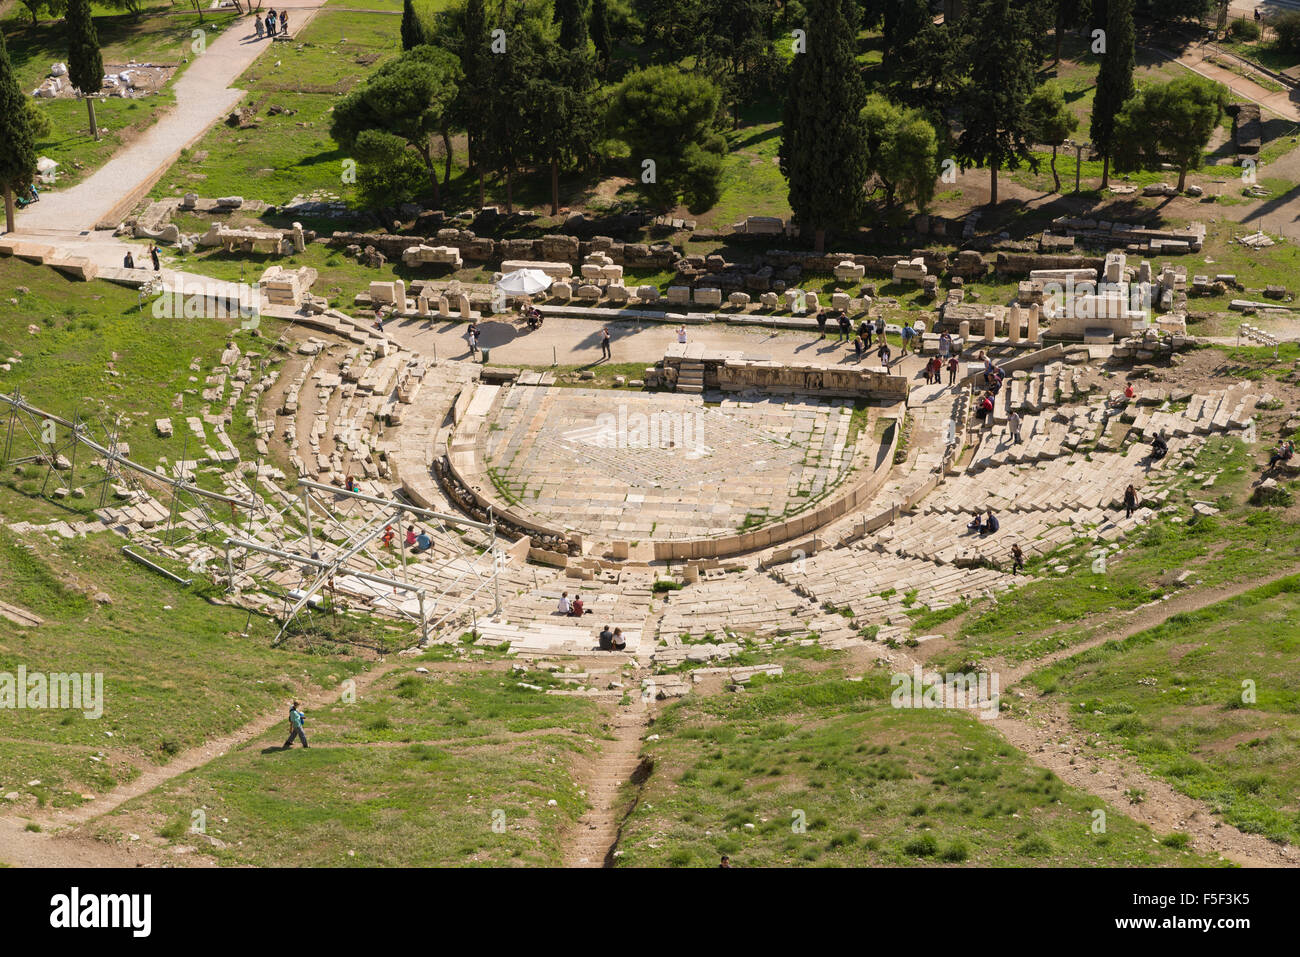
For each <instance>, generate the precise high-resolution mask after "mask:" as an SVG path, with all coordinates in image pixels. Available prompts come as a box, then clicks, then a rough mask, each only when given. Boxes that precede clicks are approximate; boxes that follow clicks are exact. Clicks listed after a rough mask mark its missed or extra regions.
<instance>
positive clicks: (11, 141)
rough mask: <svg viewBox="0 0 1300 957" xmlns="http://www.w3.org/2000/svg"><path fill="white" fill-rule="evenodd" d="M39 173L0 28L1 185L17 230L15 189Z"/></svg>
mask: <svg viewBox="0 0 1300 957" xmlns="http://www.w3.org/2000/svg"><path fill="white" fill-rule="evenodd" d="M35 176H36V144H35V142H34V141H33V139H32V130H31V124H30V123H29V121H28V117H27V103H26V101H25V97H24V96H23V91H22V90H21V89H19V87H18V78H17V77H16V76H14V70H13V64H11V63H10V62H9V49H8V48H7V47H6V46H5V38H4V33H3V32H2V31H0V189H3V191H4V197H5V228H6V230H7V231H8V232H11V233H12V232H13V231H14V190H15V189H23V188H25V187H26V186H27V184H28V183H30V182H31V181H32V180H33V179H34V178H35Z"/></svg>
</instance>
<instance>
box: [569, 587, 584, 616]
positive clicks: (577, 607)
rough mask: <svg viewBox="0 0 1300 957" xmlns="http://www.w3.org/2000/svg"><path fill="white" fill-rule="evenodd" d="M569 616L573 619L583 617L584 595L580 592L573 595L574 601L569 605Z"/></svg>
mask: <svg viewBox="0 0 1300 957" xmlns="http://www.w3.org/2000/svg"><path fill="white" fill-rule="evenodd" d="M569 616H570V617H572V618H581V617H582V595H580V594H579V593H578V592H574V593H573V601H571V602H570V603H569Z"/></svg>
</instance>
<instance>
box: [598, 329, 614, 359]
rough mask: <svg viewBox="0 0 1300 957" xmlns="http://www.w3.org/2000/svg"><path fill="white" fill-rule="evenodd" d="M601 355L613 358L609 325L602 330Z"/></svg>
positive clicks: (605, 357)
mask: <svg viewBox="0 0 1300 957" xmlns="http://www.w3.org/2000/svg"><path fill="white" fill-rule="evenodd" d="M600 356H601V358H602V359H609V358H611V355H610V350H609V326H606V327H605V328H603V329H601V330H600Z"/></svg>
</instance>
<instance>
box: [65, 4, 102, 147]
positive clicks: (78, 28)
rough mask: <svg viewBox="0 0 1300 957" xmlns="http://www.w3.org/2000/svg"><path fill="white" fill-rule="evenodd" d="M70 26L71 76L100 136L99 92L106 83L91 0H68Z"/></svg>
mask: <svg viewBox="0 0 1300 957" xmlns="http://www.w3.org/2000/svg"><path fill="white" fill-rule="evenodd" d="M64 25H65V26H66V27H67V30H68V80H69V81H70V82H71V83H72V85H73V86H74V87H76V88H77V89H78V90H80V91H81V95H82V96H84V97H85V98H86V110H87V111H88V112H89V114H90V135H91V136H93V137H94V138H95V139H99V127H98V126H96V124H95V94H96V93H98V92H99V89H100V87H102V86H103V85H104V59H103V57H101V56H100V55H99V37H98V36H97V35H96V33H95V21H94V20H92V19H91V17H90V0H68V12H67V15H66V16H65V17H64Z"/></svg>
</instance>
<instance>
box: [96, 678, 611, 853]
mask: <svg viewBox="0 0 1300 957" xmlns="http://www.w3.org/2000/svg"><path fill="white" fill-rule="evenodd" d="M521 681H522V682H526V683H528V684H534V685H539V686H545V685H547V684H551V683H553V681H552V679H549V676H547V675H545V674H542V673H537V672H530V673H526V674H522V675H517V674H514V673H511V672H490V673H479V674H460V675H447V676H443V677H434V676H423V675H416V674H413V673H411V672H410V671H407V672H405V673H396V674H392V675H389V676H386V677H385V678H384V679H383V680H382V681H381V682H379V683H378V684H377V685H376V686H374V687H372V688H371V689H369V691H368V692H367V694H365V695H364V696H362V697H361V699H360V700H359V701H358V702H357V703H355V704H352V705H346V704H338V705H336V706H334V707H331V708H327V709H322V710H320V711H318V712H315V713H309V714H308V715H307V734H308V737H309V740H310V741H311V745H312V747H311V748H310V749H308V750H302V749H301V748H296V749H295V750H293V751H291V752H287V753H286V752H281V751H279V750H278V746H279V745H281V744H282V743H283V739H284V735H285V731H284V729H283V728H276V729H275V730H274V731H272V732H269V733H268V734H266V735H264V736H262V737H261V738H260V739H258V740H257V741H255V742H252V743H250V744H248V745H246V746H244V747H241V748H237V749H235V750H233V751H232V752H231V753H230V754H228V755H226V756H224V757H221V758H218V759H217V760H216V761H214V762H212V763H211V764H208V765H206V766H204V767H203V768H201V769H199V770H197V771H194V772H190V773H188V774H186V775H184V776H182V777H180V778H178V779H175V780H174V781H172V782H170V783H168V784H167V785H166V786H165V787H163V788H162V789H160V790H159V791H157V792H154V793H153V794H150V795H148V796H146V797H144V798H141V799H139V800H137V801H135V802H132V803H130V804H127V805H125V806H124V807H123V808H122V809H121V810H120V811H118V812H115V813H114V814H113V815H112V816H110V817H109V818H107V819H105V821H104V822H103V823H102V824H101V825H99V827H98V831H99V833H100V834H101V835H103V836H106V837H109V838H114V837H117V836H119V835H120V834H121V833H122V832H123V831H124V830H128V829H131V828H135V827H138V826H139V825H137V824H136V823H135V821H136V820H138V819H140V818H143V819H146V820H148V821H150V822H154V826H155V827H156V828H157V832H156V833H158V834H159V836H160V837H162V838H164V839H166V840H168V841H169V842H170V843H173V844H183V845H189V846H193V847H196V848H197V849H199V850H201V851H206V852H208V853H212V854H214V855H215V856H216V857H217V859H218V861H220V862H221V863H223V864H229V865H248V864H252V865H259V866H301V867H320V866H356V867H364V866H370V867H374V866H386V867H425V866H439V865H452V864H459V865H474V864H495V865H508V864H529V865H555V864H557V863H558V862H559V847H560V843H559V838H560V834H561V833H562V831H563V830H564V829H567V828H569V827H571V826H573V824H574V822H575V821H576V819H577V818H578V816H579V815H580V814H581V813H582V812H583V811H584V810H585V809H586V800H585V799H584V798H583V796H582V795H581V794H580V793H579V792H578V786H577V785H576V784H575V783H574V776H573V774H572V768H573V762H574V760H575V758H576V757H577V756H579V755H581V754H586V753H589V752H591V751H593V750H594V748H595V747H597V746H598V745H597V743H596V739H597V738H599V737H601V734H599V733H598V732H596V730H595V729H596V727H597V726H598V725H599V721H600V719H599V709H598V708H597V706H596V705H594V704H593V703H592V702H590V701H587V700H584V699H581V698H573V697H560V696H555V695H548V694H545V693H544V692H540V691H534V690H530V689H528V688H524V687H521V686H520V684H519V682H521ZM266 749H272V750H269V751H268V750H266ZM550 801H554V802H555V805H554V806H551V805H550V804H549V803H548V802H550ZM199 807H202V808H204V809H205V811H206V815H207V823H208V827H207V837H206V838H205V837H203V836H199V835H195V834H193V833H190V831H189V827H188V824H189V821H190V820H191V817H190V815H191V812H192V811H193V810H194V809H195V808H199ZM494 812H499V814H500V816H499V817H498V819H499V820H501V821H503V823H504V830H503V831H500V832H499V831H495V830H493V826H492V825H493V820H494V817H493V816H494ZM157 822H164V823H162V824H161V826H159V824H158V823H157ZM209 839H215V840H213V841H211V842H210V841H209ZM216 842H220V843H219V844H218V843H216Z"/></svg>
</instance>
